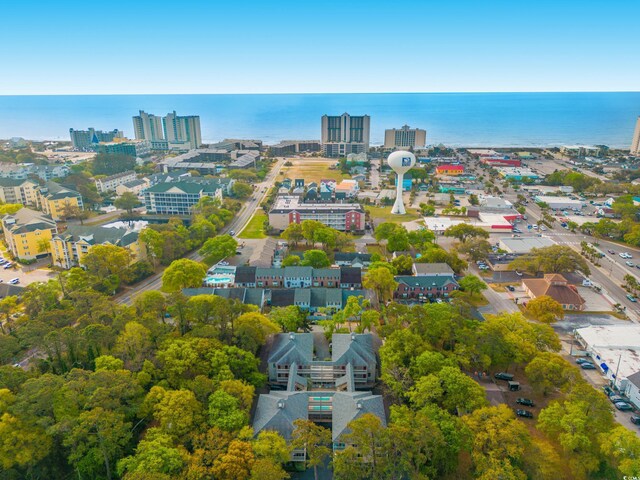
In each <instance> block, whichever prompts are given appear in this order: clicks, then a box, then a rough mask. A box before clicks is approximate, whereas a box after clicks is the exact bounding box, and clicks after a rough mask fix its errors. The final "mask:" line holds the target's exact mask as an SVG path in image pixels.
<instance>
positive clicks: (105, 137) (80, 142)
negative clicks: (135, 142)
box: [69, 127, 123, 150]
mask: <svg viewBox="0 0 640 480" xmlns="http://www.w3.org/2000/svg"><path fill="white" fill-rule="evenodd" d="M69 137H70V138H71V145H73V148H74V150H91V149H92V148H93V146H94V145H95V144H96V143H100V142H113V140H114V139H116V138H123V135H122V131H121V130H118V129H114V130H111V131H110V132H103V131H102V130H95V129H94V128H91V127H89V128H88V129H87V130H74V129H73V128H70V129H69Z"/></svg>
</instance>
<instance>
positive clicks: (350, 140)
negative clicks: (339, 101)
mask: <svg viewBox="0 0 640 480" xmlns="http://www.w3.org/2000/svg"><path fill="white" fill-rule="evenodd" d="M370 123H371V117H369V115H362V116H351V115H349V114H348V113H343V114H342V115H340V116H329V115H323V116H322V118H321V132H322V134H321V141H322V153H323V154H324V155H325V156H327V157H346V156H347V155H348V154H350V153H367V152H368V151H369V130H370Z"/></svg>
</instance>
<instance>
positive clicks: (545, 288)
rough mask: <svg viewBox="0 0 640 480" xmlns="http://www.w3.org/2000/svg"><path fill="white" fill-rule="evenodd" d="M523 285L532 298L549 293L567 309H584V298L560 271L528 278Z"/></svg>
mask: <svg viewBox="0 0 640 480" xmlns="http://www.w3.org/2000/svg"><path fill="white" fill-rule="evenodd" d="M522 286H523V288H524V291H525V292H527V295H529V296H530V297H531V298H532V299H533V298H537V297H541V296H543V295H548V296H549V297H551V298H553V299H554V300H555V301H556V302H558V303H559V304H560V305H562V308H563V309H565V310H584V304H585V301H584V298H582V297H581V296H580V294H579V293H578V290H577V289H576V287H575V286H574V285H569V282H567V279H566V278H564V277H563V276H562V275H560V274H559V273H547V274H546V275H545V276H544V278H528V279H526V280H523V281H522Z"/></svg>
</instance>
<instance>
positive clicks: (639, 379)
mask: <svg viewBox="0 0 640 480" xmlns="http://www.w3.org/2000/svg"><path fill="white" fill-rule="evenodd" d="M627 380H628V381H629V382H631V383H632V384H633V385H635V386H636V387H637V388H639V389H640V372H636V373H634V374H632V375H629V376H628V377H627Z"/></svg>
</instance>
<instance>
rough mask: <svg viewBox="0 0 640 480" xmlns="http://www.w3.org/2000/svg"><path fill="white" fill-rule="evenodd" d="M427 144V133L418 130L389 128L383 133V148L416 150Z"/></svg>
mask: <svg viewBox="0 0 640 480" xmlns="http://www.w3.org/2000/svg"><path fill="white" fill-rule="evenodd" d="M426 143H427V131H426V130H421V129H419V128H409V125H405V126H403V127H402V128H389V129H387V130H385V131H384V148H409V147H411V148H416V147H424V146H425V144H426Z"/></svg>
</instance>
